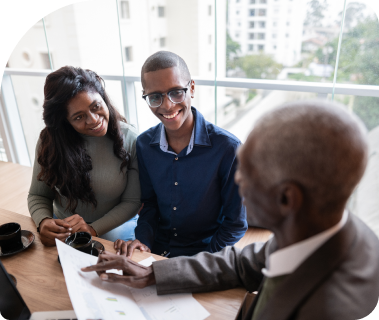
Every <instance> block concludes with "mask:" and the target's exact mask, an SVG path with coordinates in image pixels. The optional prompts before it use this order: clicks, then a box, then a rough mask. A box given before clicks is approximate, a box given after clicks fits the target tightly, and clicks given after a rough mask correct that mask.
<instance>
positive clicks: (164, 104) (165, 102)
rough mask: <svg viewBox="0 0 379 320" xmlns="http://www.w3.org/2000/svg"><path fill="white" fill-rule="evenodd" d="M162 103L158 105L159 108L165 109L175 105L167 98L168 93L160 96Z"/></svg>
mask: <svg viewBox="0 0 379 320" xmlns="http://www.w3.org/2000/svg"><path fill="white" fill-rule="evenodd" d="M162 99H163V101H162V104H161V105H160V107H161V108H163V109H165V110H170V109H171V108H172V107H173V106H175V103H173V102H172V101H171V100H170V99H169V98H168V95H167V94H165V95H163V96H162Z"/></svg>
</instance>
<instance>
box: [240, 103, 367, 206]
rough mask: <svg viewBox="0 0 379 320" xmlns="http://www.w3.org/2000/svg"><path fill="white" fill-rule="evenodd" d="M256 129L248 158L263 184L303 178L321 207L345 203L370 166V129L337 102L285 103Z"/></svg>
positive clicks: (309, 193)
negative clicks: (367, 166)
mask: <svg viewBox="0 0 379 320" xmlns="http://www.w3.org/2000/svg"><path fill="white" fill-rule="evenodd" d="M253 132H255V137H258V138H257V139H255V147H254V149H255V152H254V154H252V155H251V157H249V158H250V161H251V162H252V163H253V164H254V167H255V168H256V169H257V171H258V174H259V176H260V178H261V179H260V180H261V181H262V183H263V185H265V186H266V187H270V186H273V185H275V184H278V183H280V182H284V181H292V182H295V183H298V184H299V185H300V186H301V187H302V188H303V189H304V191H305V193H306V194H307V195H309V200H310V201H311V202H312V205H315V206H317V207H318V208H319V209H320V210H323V209H327V208H332V207H336V206H341V204H344V203H346V201H347V199H348V198H349V196H350V194H351V193H352V192H353V190H354V188H355V186H356V185H357V184H358V182H359V180H360V179H361V177H362V175H363V173H364V170H365V168H366V164H367V153H368V150H367V149H368V148H367V142H366V129H365V128H364V127H363V125H362V123H361V122H360V120H359V119H358V118H357V117H356V116H355V115H353V114H351V113H349V112H348V111H347V110H346V109H345V108H344V107H343V106H342V105H338V104H336V103H331V102H326V101H317V100H316V101H308V102H295V103H289V104H286V105H283V106H281V107H279V108H277V109H275V110H274V111H272V112H270V113H267V114H266V115H264V116H263V117H262V118H261V119H259V120H258V122H257V123H256V126H255V128H254V130H253ZM248 140H249V139H248Z"/></svg>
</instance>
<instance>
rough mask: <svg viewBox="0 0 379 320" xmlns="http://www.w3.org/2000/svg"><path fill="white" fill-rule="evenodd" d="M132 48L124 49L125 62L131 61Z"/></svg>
mask: <svg viewBox="0 0 379 320" xmlns="http://www.w3.org/2000/svg"><path fill="white" fill-rule="evenodd" d="M132 49H133V48H132V47H125V48H124V50H125V61H133V50H132Z"/></svg>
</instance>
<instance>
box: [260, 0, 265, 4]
mask: <svg viewBox="0 0 379 320" xmlns="http://www.w3.org/2000/svg"><path fill="white" fill-rule="evenodd" d="M259 3H263V4H266V3H267V0H260V1H259Z"/></svg>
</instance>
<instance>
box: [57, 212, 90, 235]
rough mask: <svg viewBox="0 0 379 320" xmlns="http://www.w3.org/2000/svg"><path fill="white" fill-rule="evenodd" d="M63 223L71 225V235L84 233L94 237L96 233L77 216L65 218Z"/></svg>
mask: <svg viewBox="0 0 379 320" xmlns="http://www.w3.org/2000/svg"><path fill="white" fill-rule="evenodd" d="M64 221H65V222H67V223H68V224H70V225H71V228H72V233H75V232H80V231H84V232H88V233H90V234H91V235H92V236H94V237H96V231H95V230H94V229H93V228H92V227H91V226H90V225H88V224H87V223H86V222H85V221H84V219H83V218H82V217H81V216H79V215H78V214H74V215H72V216H71V217H67V218H65V219H64Z"/></svg>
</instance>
